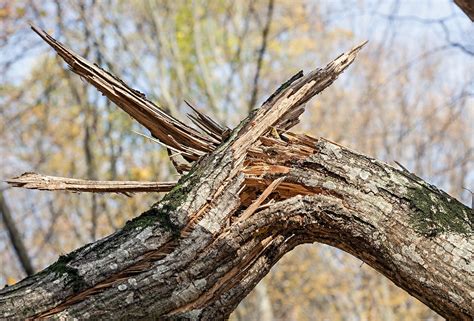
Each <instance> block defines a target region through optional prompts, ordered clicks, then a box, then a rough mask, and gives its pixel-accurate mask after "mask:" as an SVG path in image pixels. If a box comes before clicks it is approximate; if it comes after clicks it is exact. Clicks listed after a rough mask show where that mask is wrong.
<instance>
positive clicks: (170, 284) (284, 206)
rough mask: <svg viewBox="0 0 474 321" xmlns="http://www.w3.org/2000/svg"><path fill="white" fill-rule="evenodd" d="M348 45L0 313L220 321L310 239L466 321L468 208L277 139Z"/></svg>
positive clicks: (338, 66) (412, 182)
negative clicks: (147, 205)
mask: <svg viewBox="0 0 474 321" xmlns="http://www.w3.org/2000/svg"><path fill="white" fill-rule="evenodd" d="M359 50H360V46H359V47H356V48H354V49H353V50H351V51H350V52H348V53H347V54H344V55H341V56H340V57H338V58H337V59H336V60H334V61H333V62H331V63H330V64H328V65H327V66H326V67H325V68H323V69H317V70H315V71H313V72H311V73H309V74H308V75H306V76H302V74H298V75H296V76H295V77H293V78H292V79H290V81H288V82H287V83H285V84H284V86H282V87H281V88H280V89H279V90H277V92H276V93H275V94H274V95H272V96H271V97H270V98H269V100H267V101H266V102H265V103H264V105H263V106H262V107H261V108H260V109H258V110H255V111H254V112H252V113H251V115H250V116H249V117H248V118H247V119H246V120H245V121H243V122H242V123H241V124H240V125H239V126H238V127H237V128H236V129H234V130H233V131H232V133H231V134H230V136H228V137H227V138H226V139H225V141H224V142H223V143H221V144H220V145H219V146H217V147H216V148H215V149H214V150H213V151H212V152H210V153H208V154H207V155H204V156H202V157H200V158H199V159H198V160H196V161H195V164H194V166H193V168H192V169H191V171H190V172H189V173H188V174H187V175H185V176H183V177H182V178H181V179H180V180H179V182H178V183H177V185H176V187H175V188H174V189H173V190H172V191H171V192H169V193H168V194H167V195H166V196H165V197H164V199H163V200H162V201H160V202H159V203H157V204H155V205H154V206H153V207H152V208H151V209H150V210H149V211H147V212H145V213H143V214H142V215H141V216H139V217H137V218H135V219H133V220H132V221H129V222H128V223H127V224H126V225H125V227H124V228H123V229H122V230H120V231H118V232H116V233H114V234H112V235H110V236H108V237H106V238H104V239H102V240H99V241H97V242H95V243H91V244H88V245H86V246H84V247H82V248H80V249H78V250H76V251H74V252H72V253H70V254H68V255H66V256H62V257H60V258H59V260H58V261H57V262H56V263H54V264H53V265H51V266H50V267H48V268H47V269H45V270H44V271H42V272H40V273H38V274H36V275H34V276H32V277H29V278H27V279H25V280H23V281H21V282H20V283H18V284H16V285H14V286H11V287H8V288H5V289H3V290H2V291H0V317H3V318H7V319H11V318H18V319H24V318H53V319H62V318H71V319H72V318H77V319H94V320H95V319H124V320H129V319H159V320H177V319H192V320H194V319H202V320H222V319H225V318H227V317H228V316H229V315H230V313H231V312H232V311H233V310H234V309H235V308H236V306H237V305H238V304H239V302H240V301H241V300H242V299H243V298H244V297H245V296H246V295H247V294H248V293H249V292H250V291H251V290H252V289H253V288H254V287H255V286H256V284H257V283H258V282H259V281H260V280H261V279H262V278H263V277H264V276H265V275H266V274H267V273H268V271H269V270H270V268H271V267H272V266H273V265H274V264H275V263H276V262H277V261H278V260H279V259H280V258H281V257H282V256H283V255H285V254H286V253H288V252H289V251H291V250H292V249H293V248H294V247H296V246H297V245H300V244H304V243H312V242H320V243H325V244H329V245H332V246H334V247H337V248H339V249H342V250H344V251H346V252H348V253H350V254H352V255H354V256H356V257H358V258H360V259H361V260H363V261H364V262H366V263H367V264H369V265H370V266H372V267H373V268H375V269H376V270H377V271H379V272H380V273H382V274H384V275H385V276H386V277H388V278H389V279H391V280H392V281H393V282H394V283H395V284H397V285H398V286H400V287H401V288H403V289H405V290H406V291H407V292H409V293H410V294H411V295H413V296H415V297H417V298H418V299H419V300H420V301H422V302H424V303H425V304H426V305H428V306H429V307H430V308H432V309H433V310H435V311H437V312H438V313H439V314H441V315H442V316H444V317H446V318H448V319H453V320H454V319H456V320H471V319H472V317H473V316H474V311H473V307H472V295H473V291H474V278H472V272H473V253H474V244H473V242H472V240H473V239H472V235H473V234H472V231H473V214H472V212H471V211H470V210H469V209H468V208H467V207H466V206H464V205H462V204H461V203H460V202H458V201H457V200H455V199H453V198H452V197H450V196H449V195H447V194H446V193H444V192H442V191H440V190H438V189H437V188H436V187H434V186H431V185H429V184H427V183H425V182H424V181H423V180H421V179H420V178H418V177H416V176H415V175H413V174H411V173H409V172H408V171H406V170H398V169H395V168H393V167H392V166H390V165H388V164H385V163H383V162H380V161H377V160H375V159H372V158H370V157H367V156H365V155H362V154H359V153H356V152H354V151H351V150H349V149H347V148H345V147H342V146H339V145H337V144H335V143H332V142H330V141H328V140H325V139H322V138H320V139H316V138H311V137H309V136H306V135H296V134H293V133H289V132H284V131H285V129H287V128H289V127H291V125H293V124H294V123H295V122H296V121H297V117H298V116H299V115H300V114H301V112H302V110H303V108H302V107H301V106H303V104H304V103H305V102H306V101H308V100H309V99H310V98H311V97H312V96H314V95H316V94H317V93H319V92H320V91H322V90H323V89H324V88H326V87H327V86H329V85H330V84H331V83H332V82H333V81H334V80H335V79H336V77H337V76H338V75H339V74H340V73H341V72H342V71H343V70H344V69H345V68H346V67H347V66H348V65H349V64H350V63H351V62H352V61H353V60H354V58H355V55H356V53H357V52H358V51H359ZM73 67H74V68H76V67H77V66H76V65H74V66H73ZM77 68H78V67H77ZM76 72H77V71H76ZM78 73H79V72H78ZM95 77H97V76H95ZM102 90H104V91H106V90H105V89H104V88H102ZM117 101H119V99H117ZM179 126H182V125H181V124H179ZM157 130H158V129H157ZM283 132H284V133H283ZM158 134H160V133H157V135H158ZM176 148H178V147H176ZM196 150H197V149H196ZM193 153H194V154H197V153H198V152H194V151H193ZM194 154H191V153H190V154H189V155H190V156H189V158H190V159H191V157H192V155H194Z"/></svg>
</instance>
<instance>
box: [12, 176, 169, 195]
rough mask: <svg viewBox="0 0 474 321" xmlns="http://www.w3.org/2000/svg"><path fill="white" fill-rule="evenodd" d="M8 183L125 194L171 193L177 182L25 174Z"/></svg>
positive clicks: (60, 189) (40, 188) (43, 187)
mask: <svg viewBox="0 0 474 321" xmlns="http://www.w3.org/2000/svg"><path fill="white" fill-rule="evenodd" d="M6 182H7V183H8V184H10V185H12V186H14V187H23V188H27V189H37V190H48V191H71V192H93V193H124V194H128V193H144V192H169V191H170V190H172V189H173V187H174V186H175V185H176V182H140V181H91V180H83V179H74V178H65V177H57V176H48V175H41V174H37V173H24V174H22V175H20V176H18V177H15V178H10V179H8V180H6Z"/></svg>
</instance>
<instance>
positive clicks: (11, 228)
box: [0, 191, 35, 275]
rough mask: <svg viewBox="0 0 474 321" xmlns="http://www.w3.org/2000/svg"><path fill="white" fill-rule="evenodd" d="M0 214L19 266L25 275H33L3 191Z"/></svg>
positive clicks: (0, 196) (0, 195)
mask: <svg viewBox="0 0 474 321" xmlns="http://www.w3.org/2000/svg"><path fill="white" fill-rule="evenodd" d="M0 212H1V214H2V218H3V223H4V224H5V227H6V228H7V232H8V236H9V238H10V241H11V242H12V245H13V248H14V249H15V254H16V255H17V257H18V260H19V261H20V264H21V266H22V268H23V270H24V271H25V273H26V275H33V274H34V273H35V269H34V268H33V264H32V263H31V260H30V257H29V256H28V251H27V250H26V247H25V244H24V243H23V239H22V236H21V234H20V232H18V229H17V227H16V224H15V221H14V219H13V216H12V213H11V212H10V208H9V207H8V204H7V202H6V200H5V197H4V195H3V191H0Z"/></svg>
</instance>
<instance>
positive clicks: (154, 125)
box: [31, 26, 215, 161]
mask: <svg viewBox="0 0 474 321" xmlns="http://www.w3.org/2000/svg"><path fill="white" fill-rule="evenodd" d="M31 28H32V29H33V30H34V31H35V32H36V33H37V34H38V35H39V36H40V37H41V38H43V40H44V41H45V42H46V43H48V44H49V45H50V46H51V47H52V48H53V49H54V50H55V51H56V52H57V53H58V55H59V56H61V58H63V59H64V61H65V62H66V63H67V64H68V65H69V66H70V68H71V70H72V71H73V72H75V73H76V74H78V75H79V76H81V77H82V79H85V80H87V82H89V83H90V84H91V85H93V86H94V87H96V88H97V89H98V90H99V91H100V92H102V93H103V94H104V95H105V96H107V98H109V99H110V100H111V101H113V102H114V103H115V104H116V105H117V106H119V107H120V108H121V109H123V110H124V111H125V112H127V113H128V114H129V115H130V116H131V117H132V118H134V119H135V120H136V121H138V122H139V123H140V124H142V125H143V126H145V127H146V128H147V129H148V130H150V132H151V133H152V135H153V136H154V137H156V138H157V139H159V140H160V141H162V142H163V143H164V144H167V145H170V146H172V147H174V148H177V149H179V150H181V151H185V152H186V154H185V157H187V158H188V160H190V161H195V160H197V159H198V158H199V157H200V156H202V155H203V154H204V153H207V152H209V151H212V150H213V149H214V147H215V143H214V142H213V141H212V140H210V139H209V138H207V137H206V136H204V135H202V134H200V133H199V132H198V131H196V130H194V129H193V128H191V127H189V126H187V125H185V124H184V123H182V122H181V121H179V120H177V119H176V118H173V117H172V116H170V115H168V114H166V113H165V112H164V111H162V110H161V109H160V108H159V107H158V106H156V105H155V104H154V103H152V102H151V101H149V100H148V99H147V98H146V97H145V94H143V93H141V92H139V91H137V90H135V89H132V88H130V87H129V86H127V85H126V84H125V83H124V82H123V81H122V80H120V79H119V78H118V77H116V76H114V75H112V74H111V73H109V72H107V71H105V70H104V69H102V68H100V67H99V66H97V65H95V64H92V63H90V62H88V61H87V60H86V59H84V58H83V57H80V56H79V55H77V54H75V53H74V52H73V51H71V50H70V49H68V48H66V47H65V46H64V45H63V44H61V43H60V42H59V41H57V40H56V39H54V38H53V37H51V36H50V35H49V34H47V33H46V32H45V31H44V30H41V29H39V28H37V27H35V26H32V27H31ZM169 135H172V136H173V137H174V138H175V140H171V139H170V138H169ZM175 141H179V142H180V145H177V144H176V143H175ZM183 147H186V150H184V148H183Z"/></svg>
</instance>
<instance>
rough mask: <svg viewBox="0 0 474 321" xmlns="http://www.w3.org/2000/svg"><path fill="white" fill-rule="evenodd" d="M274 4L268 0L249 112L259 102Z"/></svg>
mask: <svg viewBox="0 0 474 321" xmlns="http://www.w3.org/2000/svg"><path fill="white" fill-rule="evenodd" d="M273 4H274V0H269V1H268V9H267V19H266V21H265V27H264V28H263V30H262V44H261V46H260V50H259V51H258V59H257V70H256V71H255V77H254V79H253V87H252V94H251V96H250V102H249V107H248V108H249V109H248V110H249V112H250V111H251V110H252V109H254V108H255V107H256V106H255V104H256V103H257V95H258V86H259V80H260V73H261V70H262V64H263V56H264V55H265V51H266V49H267V42H268V33H269V32H270V26H271V23H272V16H273Z"/></svg>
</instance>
